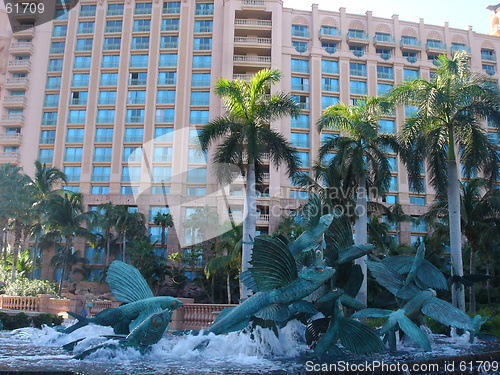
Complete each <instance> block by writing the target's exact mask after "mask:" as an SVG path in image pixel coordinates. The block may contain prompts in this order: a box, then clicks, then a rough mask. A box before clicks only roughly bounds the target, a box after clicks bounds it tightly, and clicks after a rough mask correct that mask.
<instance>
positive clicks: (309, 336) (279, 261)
mask: <svg viewBox="0 0 500 375" xmlns="http://www.w3.org/2000/svg"><path fill="white" fill-rule="evenodd" d="M320 208H321V205H320V202H319V199H317V197H313V198H312V199H311V201H310V203H309V208H308V209H307V210H306V211H305V212H306V213H307V214H306V215H305V219H306V221H307V224H306V228H307V230H306V231H305V232H304V233H303V234H302V235H301V236H300V237H299V238H298V239H297V240H295V241H294V242H292V243H287V241H286V239H285V238H284V237H277V238H256V239H255V244H254V250H253V255H252V261H251V267H250V269H249V270H248V271H247V272H246V273H243V274H242V275H241V278H242V281H243V282H245V283H246V285H247V286H248V287H249V288H250V289H252V290H253V291H254V292H255V294H254V295H252V296H251V297H250V298H248V299H247V300H245V301H244V302H243V303H241V304H240V305H238V306H236V307H234V308H228V309H226V310H224V311H223V312H222V313H221V314H220V315H219V317H218V318H217V319H216V320H215V322H214V323H213V324H212V325H211V326H210V327H209V328H208V329H206V330H201V331H180V332H174V333H175V334H174V335H171V334H166V335H164V332H165V331H166V329H167V327H168V321H169V319H170V314H171V312H172V310H174V309H176V308H178V307H179V306H180V305H181V303H180V302H179V301H178V300H176V299H174V298H172V297H153V294H152V293H151V290H150V289H149V287H147V283H146V281H145V280H144V279H143V278H142V276H141V275H140V274H139V272H138V271H137V270H136V269H134V268H133V267H131V266H129V265H126V264H125V263H122V262H119V261H115V262H114V263H112V265H111V266H110V268H109V271H108V274H107V279H106V280H107V282H108V283H109V285H110V288H111V290H112V292H113V294H114V295H115V297H116V298H117V299H118V300H119V301H122V302H127V303H126V304H125V305H122V306H120V307H118V308H114V309H108V310H104V311H103V312H101V313H99V314H97V315H96V316H95V317H94V318H93V320H92V319H85V318H83V317H80V316H76V315H75V314H72V315H73V316H75V317H76V318H77V319H78V322H77V323H76V324H74V325H73V326H70V327H62V329H53V328H49V327H44V328H43V329H41V330H38V329H34V328H26V329H21V330H17V331H14V332H12V333H7V332H3V333H2V334H1V336H0V343H1V344H2V345H1V348H0V374H2V371H4V370H6V369H9V370H11V369H17V370H19V369H26V370H27V369H29V370H40V371H46V372H47V371H48V372H49V373H51V374H55V373H56V371H61V370H62V369H63V370H64V371H67V372H68V373H84V374H89V375H90V374H124V373H135V374H141V375H142V374H144V375H146V374H167V373H168V374H236V373H238V374H240V373H244V374H262V373H271V374H272V373H275V374H303V373H306V372H310V371H313V372H314V373H321V371H325V373H336V372H337V373H346V372H347V373H349V371H346V370H370V371H371V372H369V371H368V372H367V371H364V373H387V372H388V370H395V371H396V372H394V373H404V370H408V371H409V369H411V370H412V371H410V373H412V374H413V373H439V372H441V373H445V371H447V373H457V374H458V373H460V374H463V373H467V371H468V370H469V368H470V370H471V373H472V372H473V371H476V370H477V367H478V365H480V364H482V365H483V368H480V370H483V373H498V371H500V369H499V365H498V362H497V361H498V358H500V344H499V343H498V342H497V341H492V342H482V341H479V342H476V343H473V342H472V341H474V337H475V336H476V335H477V333H478V331H479V329H480V325H481V323H484V319H480V318H475V319H474V320H472V319H470V318H469V317H468V316H467V315H466V314H464V313H463V312H462V311H460V310H458V309H456V308H455V307H454V306H452V305H451V304H449V303H448V302H446V301H444V300H442V299H440V298H438V297H437V293H436V291H435V290H438V291H439V290H440V289H446V281H445V280H444V277H443V276H442V274H441V273H440V272H439V271H438V270H437V269H436V268H435V267H434V266H433V265H432V264H430V263H429V262H427V261H426V260H425V259H424V257H423V253H424V251H425V249H424V248H423V247H421V248H419V249H418V251H417V254H416V256H414V257H412V256H399V257H387V258H385V259H383V260H382V261H378V260H376V259H375V258H373V260H371V261H369V262H368V267H369V269H370V272H371V273H372V275H373V277H374V278H375V280H376V281H377V282H379V283H380V284H381V285H382V286H383V287H384V288H386V289H387V290H388V291H389V292H390V293H392V294H393V296H394V300H395V301H399V308H398V309H396V310H395V311H393V310H387V309H375V308H366V306H363V305H362V304H360V302H359V301H357V300H356V299H355V298H354V297H355V296H356V294H357V292H358V290H359V289H360V286H361V283H362V281H363V274H362V272H361V269H360V267H359V266H357V265H354V264H353V260H354V259H356V258H358V257H361V256H363V255H366V254H368V253H369V252H370V251H371V249H372V246H371V245H368V244H366V245H362V246H354V245H353V243H352V232H351V227H350V224H349V221H348V219H347V218H346V217H345V216H342V215H339V214H338V213H334V214H328V215H323V216H321V215H320V212H321V209H320ZM352 310H355V311H356V312H355V313H354V314H353V315H351V316H348V315H347V314H346V312H348V311H352ZM422 314H424V315H426V316H427V317H430V318H432V319H435V320H437V321H439V322H441V323H443V324H446V325H448V326H450V327H452V329H453V330H456V329H460V330H462V331H464V332H465V333H464V334H463V335H461V336H459V335H452V337H445V336H441V335H434V334H432V332H430V330H429V329H428V328H427V327H425V326H420V327H419V326H418V325H417V324H416V322H418V319H419V317H421V316H422ZM367 317H377V318H386V320H385V322H384V323H383V325H382V327H381V329H380V330H379V331H377V330H375V329H372V328H370V327H369V326H367V325H365V324H364V323H363V320H364V319H365V318H367ZM360 320H361V321H360ZM88 323H94V324H88ZM96 324H97V325H96ZM386 346H387V347H388V348H386ZM436 348H439V349H438V350H436ZM64 349H66V351H65V350H64ZM81 359H83V360H81ZM479 361H483V362H479ZM376 364H378V367H377V365H376ZM384 365H385V366H386V367H385V368H384V367H383V366H384ZM396 365H398V366H400V367H399V368H396V367H395V366H396ZM431 365H433V366H436V367H430V366H431ZM363 366H364V367H363ZM367 366H368V367H367ZM390 366H392V367H390ZM401 366H402V367H401ZM414 366H419V367H418V368H419V369H420V370H422V371H420V372H418V371H415V367H414ZM451 366H453V367H454V368H451ZM397 370H401V371H400V372H398V371H397ZM377 371H378V372H377Z"/></svg>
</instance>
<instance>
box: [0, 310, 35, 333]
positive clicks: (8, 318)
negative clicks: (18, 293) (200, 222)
mask: <svg viewBox="0 0 500 375" xmlns="http://www.w3.org/2000/svg"><path fill="white" fill-rule="evenodd" d="M0 320H1V321H2V323H3V329H5V330H9V331H11V330H13V329H18V328H23V327H29V326H30V325H31V322H30V319H29V317H28V315H26V314H25V313H23V312H20V313H19V314H16V315H7V314H6V313H0Z"/></svg>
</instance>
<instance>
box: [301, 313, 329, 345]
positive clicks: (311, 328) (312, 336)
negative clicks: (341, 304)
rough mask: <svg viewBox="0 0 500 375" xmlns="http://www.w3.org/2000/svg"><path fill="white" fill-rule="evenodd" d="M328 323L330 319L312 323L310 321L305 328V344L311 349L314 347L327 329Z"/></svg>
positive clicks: (321, 319) (317, 320) (316, 320)
mask: <svg viewBox="0 0 500 375" xmlns="http://www.w3.org/2000/svg"><path fill="white" fill-rule="evenodd" d="M329 323H330V319H328V318H319V319H315V320H313V321H310V322H309V324H307V327H306V342H307V345H309V346H310V347H311V348H312V349H314V347H315V346H316V343H317V342H318V341H319V340H320V338H321V336H322V335H323V334H324V333H325V332H326V330H327V329H328V324H329Z"/></svg>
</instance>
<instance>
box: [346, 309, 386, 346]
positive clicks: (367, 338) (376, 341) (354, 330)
mask: <svg viewBox="0 0 500 375" xmlns="http://www.w3.org/2000/svg"><path fill="white" fill-rule="evenodd" d="M338 335H339V339H340V342H341V343H342V345H343V346H344V347H345V348H346V349H348V350H350V351H351V352H353V353H356V354H369V353H378V352H381V351H384V350H385V345H384V343H383V342H382V340H380V336H379V335H378V333H377V332H375V331H374V330H373V329H371V328H370V327H368V326H367V325H365V324H363V323H360V322H358V321H356V320H353V319H349V318H340V320H339V333H338Z"/></svg>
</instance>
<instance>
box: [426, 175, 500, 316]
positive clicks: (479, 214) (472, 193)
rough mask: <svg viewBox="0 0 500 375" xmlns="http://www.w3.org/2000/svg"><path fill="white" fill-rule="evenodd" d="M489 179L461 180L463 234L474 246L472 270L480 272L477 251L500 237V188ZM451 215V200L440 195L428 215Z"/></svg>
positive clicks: (472, 302)
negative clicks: (493, 185)
mask: <svg viewBox="0 0 500 375" xmlns="http://www.w3.org/2000/svg"><path fill="white" fill-rule="evenodd" d="M487 188H488V182H487V181H486V180H485V179H482V178H472V179H470V180H468V181H466V182H462V183H460V215H461V230H462V234H463V235H464V236H465V238H467V243H468V245H469V248H470V255H469V273H470V274H475V273H476V257H477V256H476V255H477V254H478V253H480V252H485V251H486V252H487V251H488V250H489V248H490V246H491V244H492V243H494V242H495V239H496V240H497V241H498V240H500V238H499V234H500V233H499V228H500V190H498V189H487ZM447 215H448V201H447V200H446V199H439V200H438V201H437V202H436V203H434V204H433V205H432V206H431V208H430V209H429V211H428V212H427V213H426V214H425V217H429V218H430V219H436V218H438V217H446V216H447ZM469 302H470V304H469V306H470V311H471V313H475V290H474V286H472V287H471V290H470V301H469Z"/></svg>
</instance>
